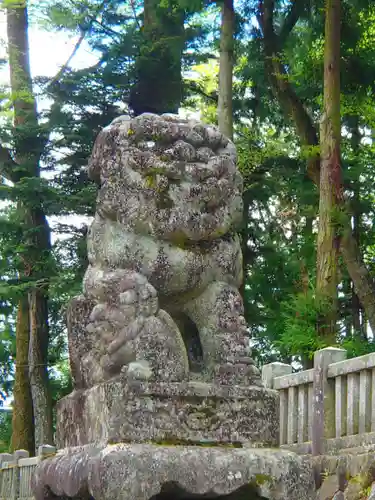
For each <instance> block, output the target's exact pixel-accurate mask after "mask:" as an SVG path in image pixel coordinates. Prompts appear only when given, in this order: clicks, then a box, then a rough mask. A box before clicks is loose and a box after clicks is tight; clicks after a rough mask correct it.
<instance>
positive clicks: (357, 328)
mask: <svg viewBox="0 0 375 500" xmlns="http://www.w3.org/2000/svg"><path fill="white" fill-rule="evenodd" d="M351 133H352V138H351V146H352V150H353V154H354V156H355V158H358V157H359V154H360V151H359V147H360V144H361V133H360V131H359V119H358V116H355V117H354V123H353V125H352V127H351ZM357 182H358V179H356V180H355V185H354V190H353V202H352V207H353V238H354V240H355V242H356V244H357V246H358V248H359V249H360V248H361V247H360V239H361V217H362V214H361V209H360V195H359V189H358V185H357ZM351 292H352V293H351V295H352V296H351V313H352V323H353V330H354V334H355V335H356V336H357V337H359V338H361V339H363V338H366V332H364V331H363V328H362V324H361V303H360V300H359V297H358V295H357V294H356V292H355V289H354V284H353V282H352V290H351Z"/></svg>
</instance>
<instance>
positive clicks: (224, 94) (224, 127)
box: [217, 0, 235, 139]
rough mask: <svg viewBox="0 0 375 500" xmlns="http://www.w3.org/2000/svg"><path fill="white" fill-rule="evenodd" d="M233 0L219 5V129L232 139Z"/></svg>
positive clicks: (226, 0) (224, 0) (225, 0)
mask: <svg viewBox="0 0 375 500" xmlns="http://www.w3.org/2000/svg"><path fill="white" fill-rule="evenodd" d="M234 20H235V19H234V8H233V0H223V3H222V7H221V33H220V66H219V101H218V109H217V112H218V122H219V130H220V132H221V133H222V134H224V135H225V136H227V137H228V138H229V139H233V102H232V101H233V88H232V87H233V64H234V63H233V59H234V39H233V36H234Z"/></svg>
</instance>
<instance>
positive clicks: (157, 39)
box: [129, 0, 185, 115]
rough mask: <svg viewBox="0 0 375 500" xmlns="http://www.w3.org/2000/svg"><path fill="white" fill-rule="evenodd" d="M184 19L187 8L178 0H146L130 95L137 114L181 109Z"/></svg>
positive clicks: (132, 107)
mask: <svg viewBox="0 0 375 500" xmlns="http://www.w3.org/2000/svg"><path fill="white" fill-rule="evenodd" d="M184 19H185V13H184V10H183V9H182V8H181V7H180V6H179V4H178V2H174V0H170V1H169V2H167V4H162V3H161V2H159V1H158V0H144V13H143V26H142V29H141V36H142V40H141V46H140V52H139V54H138V56H137V59H136V63H135V66H136V71H135V72H136V82H135V84H134V86H133V88H132V89H131V92H130V97H129V106H130V107H131V109H132V110H133V111H134V113H135V115H140V114H142V113H156V114H161V113H178V109H179V107H180V103H181V101H182V76H181V60H182V53H183V49H184V44H185V40H184Z"/></svg>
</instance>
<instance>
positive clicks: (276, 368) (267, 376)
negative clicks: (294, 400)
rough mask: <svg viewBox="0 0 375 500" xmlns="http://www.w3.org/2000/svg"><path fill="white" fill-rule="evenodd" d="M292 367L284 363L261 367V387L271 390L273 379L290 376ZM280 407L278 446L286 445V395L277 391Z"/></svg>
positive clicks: (284, 392) (285, 392)
mask: <svg viewBox="0 0 375 500" xmlns="http://www.w3.org/2000/svg"><path fill="white" fill-rule="evenodd" d="M291 373H292V366H291V365H287V364H286V363H278V362H275V363H269V364H268V365H264V366H263V367H262V380H263V385H264V387H266V388H267V389H273V384H274V382H273V381H274V379H275V378H276V377H282V376H283V375H290V374H291ZM278 393H279V399H280V406H279V415H278V417H279V443H278V444H279V446H280V445H281V444H286V442H287V439H288V418H289V417H288V395H287V391H278Z"/></svg>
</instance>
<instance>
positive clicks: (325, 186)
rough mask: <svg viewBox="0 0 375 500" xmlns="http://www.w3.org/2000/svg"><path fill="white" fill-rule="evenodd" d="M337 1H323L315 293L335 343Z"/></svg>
mask: <svg viewBox="0 0 375 500" xmlns="http://www.w3.org/2000/svg"><path fill="white" fill-rule="evenodd" d="M340 22H341V15H340V0H326V8H325V46H324V103H323V106H324V109H323V117H322V121H321V129H320V198H319V229H318V242H317V272H316V293H317V296H318V297H320V298H322V299H323V300H324V303H325V305H326V307H327V314H326V315H325V317H323V318H319V324H318V333H319V336H320V337H324V338H325V339H326V340H327V342H328V343H330V344H334V343H335V333H336V321H337V285H338V265H339V248H340V235H339V234H338V228H339V224H338V220H337V218H338V214H339V209H340V208H341V205H342V201H343V199H342V196H343V188H342V175H341V158H340V140H341V120H340V26H341V24H340Z"/></svg>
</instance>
